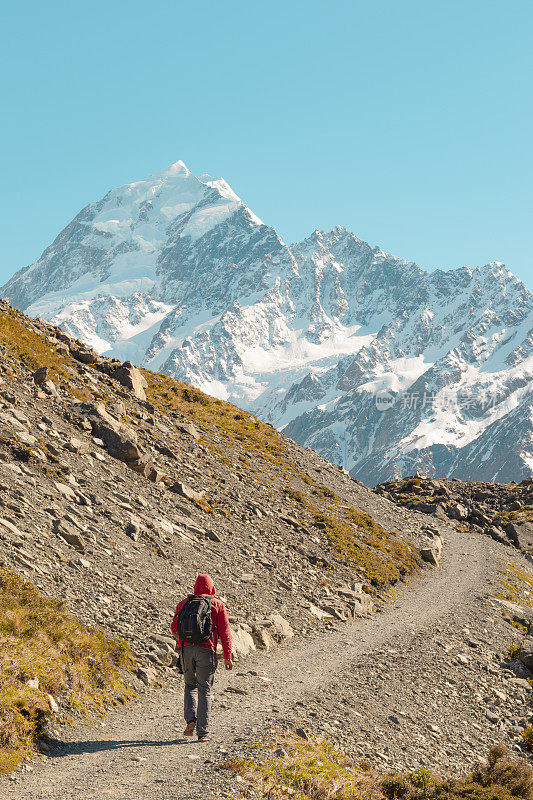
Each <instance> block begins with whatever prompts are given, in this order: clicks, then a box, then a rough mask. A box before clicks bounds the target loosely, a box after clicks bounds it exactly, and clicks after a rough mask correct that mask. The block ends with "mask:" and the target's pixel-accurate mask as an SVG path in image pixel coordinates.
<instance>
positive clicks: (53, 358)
mask: <svg viewBox="0 0 533 800" xmlns="http://www.w3.org/2000/svg"><path fill="white" fill-rule="evenodd" d="M19 315H20V319H19V318H18V317H19ZM28 319H29V318H28V317H24V316H23V315H22V314H20V312H17V311H16V309H10V310H9V312H5V311H0V345H2V346H4V347H5V348H6V352H7V354H8V355H10V356H11V357H13V358H16V359H17V360H18V361H20V362H21V363H22V364H24V365H25V366H26V367H27V368H28V369H30V370H31V371H32V372H34V371H35V370H36V369H38V368H39V367H48V370H49V376H50V378H51V379H52V380H53V381H54V382H55V383H60V384H63V385H64V386H67V387H68V390H69V392H70V393H71V394H72V395H74V396H75V397H77V398H78V399H80V400H85V399H87V397H88V394H87V392H86V391H84V390H80V389H77V388H76V387H75V386H74V385H73V376H72V375H71V374H70V373H69V372H68V371H67V369H66V367H70V368H71V369H73V370H75V371H76V372H77V371H78V367H79V364H78V362H77V361H76V360H75V359H74V358H72V356H69V355H60V354H59V353H58V352H57V350H56V349H55V347H53V345H52V344H51V343H50V342H48V341H47V340H46V338H45V337H44V336H43V335H42V334H40V333H37V332H35V331H33V330H32V329H31V327H30V326H29V324H28Z"/></svg>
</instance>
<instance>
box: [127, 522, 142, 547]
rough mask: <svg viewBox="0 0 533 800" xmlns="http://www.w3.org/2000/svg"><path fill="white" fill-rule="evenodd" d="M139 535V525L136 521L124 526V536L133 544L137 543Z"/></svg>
mask: <svg viewBox="0 0 533 800" xmlns="http://www.w3.org/2000/svg"><path fill="white" fill-rule="evenodd" d="M140 535H141V525H140V523H139V522H138V521H137V520H130V522H128V524H127V525H126V536H129V537H130V539H131V540H132V541H134V542H138V541H139V537H140Z"/></svg>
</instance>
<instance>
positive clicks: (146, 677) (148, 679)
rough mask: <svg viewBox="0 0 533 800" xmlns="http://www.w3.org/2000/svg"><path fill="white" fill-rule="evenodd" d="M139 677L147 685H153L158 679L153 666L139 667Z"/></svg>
mask: <svg viewBox="0 0 533 800" xmlns="http://www.w3.org/2000/svg"><path fill="white" fill-rule="evenodd" d="M137 677H138V678H139V680H140V681H142V682H143V683H144V684H146V686H151V685H152V684H153V683H155V681H156V680H157V672H156V671H155V669H154V668H153V667H139V668H138V670H137Z"/></svg>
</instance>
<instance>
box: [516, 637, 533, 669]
mask: <svg viewBox="0 0 533 800" xmlns="http://www.w3.org/2000/svg"><path fill="white" fill-rule="evenodd" d="M519 658H520V661H521V662H522V664H524V665H525V666H526V667H527V668H528V669H533V636H526V637H525V639H524V640H523V641H522V644H521V646H520V656H519Z"/></svg>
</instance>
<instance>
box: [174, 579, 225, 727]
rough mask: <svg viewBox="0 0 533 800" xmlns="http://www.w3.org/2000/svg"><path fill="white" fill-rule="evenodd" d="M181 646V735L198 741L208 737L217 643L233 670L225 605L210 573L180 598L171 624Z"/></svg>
mask: <svg viewBox="0 0 533 800" xmlns="http://www.w3.org/2000/svg"><path fill="white" fill-rule="evenodd" d="M170 628H171V630H172V633H173V634H174V637H175V638H176V639H177V640H178V646H179V647H180V648H181V663H182V668H183V677H184V680H185V694H184V704H183V705H184V715H185V723H186V727H185V730H184V732H183V735H184V736H193V735H194V730H195V728H196V732H197V734H198V741H199V742H206V741H209V739H211V735H210V730H209V717H210V711H211V698H212V692H211V690H212V687H213V680H214V677H215V671H216V668H217V664H218V660H217V654H216V650H217V644H218V640H219V639H220V642H221V644H222V653H223V655H224V666H225V668H226V669H233V662H232V660H231V632H230V627H229V621H228V613H227V611H226V606H225V605H224V603H223V602H222V600H219V599H218V597H215V584H214V583H213V580H212V578H211V576H210V575H198V577H197V579H196V582H195V584H194V594H190V595H189V596H188V597H186V598H184V599H183V600H181V601H180V602H179V603H178V605H177V606H176V613H175V614H174V619H173V620H172V625H171V626H170Z"/></svg>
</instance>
